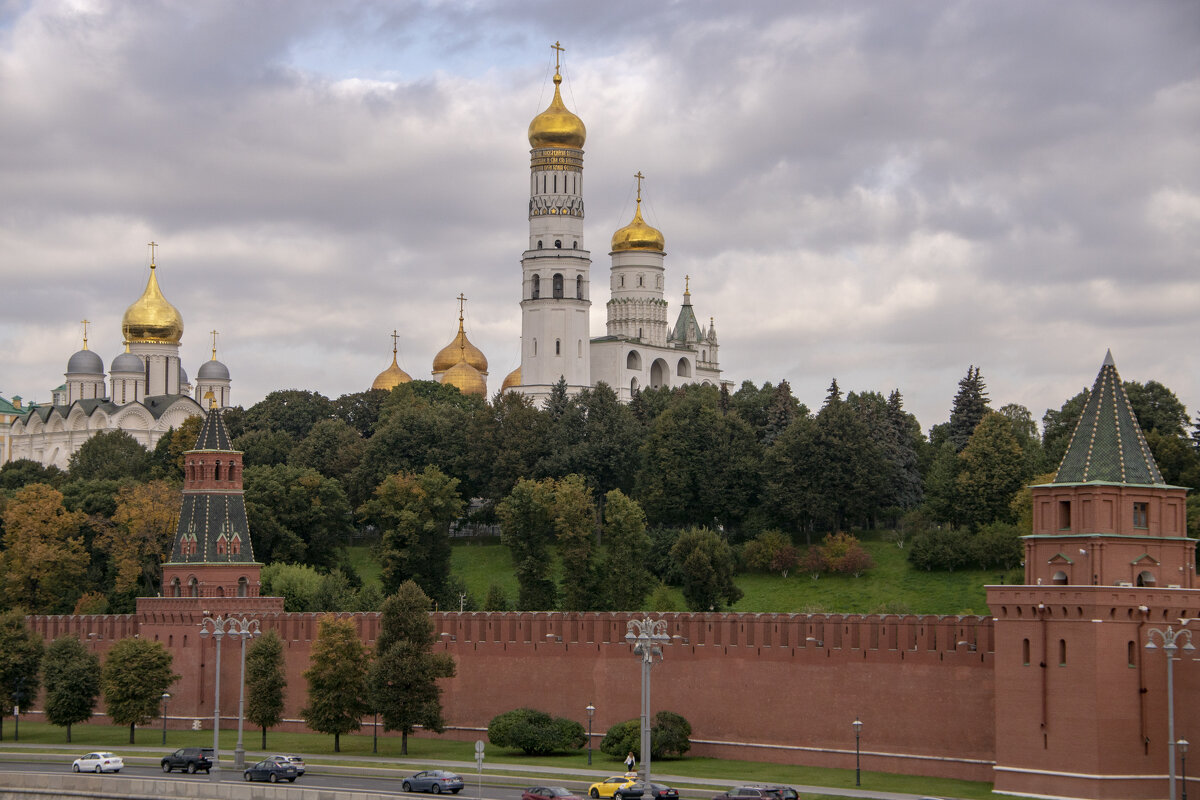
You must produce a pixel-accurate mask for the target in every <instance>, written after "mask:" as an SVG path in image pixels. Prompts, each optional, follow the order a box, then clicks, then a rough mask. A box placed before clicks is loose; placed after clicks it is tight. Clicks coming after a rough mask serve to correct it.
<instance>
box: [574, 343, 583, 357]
mask: <svg viewBox="0 0 1200 800" xmlns="http://www.w3.org/2000/svg"><path fill="white" fill-rule="evenodd" d="M575 350H576V353H575V355H576V357H577V358H583V339H576V340H575Z"/></svg>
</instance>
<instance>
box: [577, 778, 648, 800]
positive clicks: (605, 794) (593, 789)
mask: <svg viewBox="0 0 1200 800" xmlns="http://www.w3.org/2000/svg"><path fill="white" fill-rule="evenodd" d="M635 781H637V775H613V776H612V777H611V778H605V779H604V780H602V781H600V782H599V783H593V784H592V785H591V786H590V787H588V796H590V797H591V798H592V800H599V798H611V797H613V796H614V795H615V794H616V793H617V790H618V789H624V788H625V787H626V786H632V785H633V783H634V782H635Z"/></svg>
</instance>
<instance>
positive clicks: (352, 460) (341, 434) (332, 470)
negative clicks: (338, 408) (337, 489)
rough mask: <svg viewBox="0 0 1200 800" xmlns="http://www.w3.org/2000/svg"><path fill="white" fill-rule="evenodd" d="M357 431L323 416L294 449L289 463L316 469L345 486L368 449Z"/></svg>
mask: <svg viewBox="0 0 1200 800" xmlns="http://www.w3.org/2000/svg"><path fill="white" fill-rule="evenodd" d="M366 446H367V445H366V442H365V441H364V440H363V438H362V436H360V435H359V433H358V431H356V430H355V429H354V428H352V427H350V425H349V424H348V423H346V422H345V421H343V420H340V419H323V420H321V421H319V422H318V423H316V424H315V425H313V426H312V429H311V430H309V432H308V435H307V436H305V437H304V438H303V439H302V440H301V441H300V443H299V444H297V445H296V446H295V447H293V448H292V452H291V454H290V455H289V456H288V463H289V464H291V465H292V466H294V467H302V468H307V469H315V470H316V471H317V472H319V473H321V474H322V475H324V476H325V477H326V478H333V479H334V480H337V481H341V482H342V484H343V485H345V483H346V481H347V480H348V479H349V478H350V474H351V473H352V472H354V470H355V469H356V468H357V467H358V464H359V462H360V461H361V460H362V456H363V452H364V451H365V450H366Z"/></svg>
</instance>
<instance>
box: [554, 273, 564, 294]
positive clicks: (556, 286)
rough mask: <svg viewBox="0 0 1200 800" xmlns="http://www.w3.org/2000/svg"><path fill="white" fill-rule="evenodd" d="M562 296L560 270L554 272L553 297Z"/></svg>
mask: <svg viewBox="0 0 1200 800" xmlns="http://www.w3.org/2000/svg"><path fill="white" fill-rule="evenodd" d="M562 296H563V276H562V273H561V272H556V273H554V299H555V300H562Z"/></svg>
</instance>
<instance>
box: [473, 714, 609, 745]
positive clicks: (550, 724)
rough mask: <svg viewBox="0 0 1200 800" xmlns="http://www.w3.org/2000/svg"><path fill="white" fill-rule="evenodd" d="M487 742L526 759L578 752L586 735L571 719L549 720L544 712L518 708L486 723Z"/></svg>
mask: <svg viewBox="0 0 1200 800" xmlns="http://www.w3.org/2000/svg"><path fill="white" fill-rule="evenodd" d="M488 741H489V742H491V743H492V744H494V745H496V746H497V747H511V748H514V749H517V750H520V751H521V752H523V753H524V754H525V755H528V756H544V755H549V754H550V753H556V752H558V751H560V750H578V749H580V748H581V747H583V746H584V745H585V744H587V734H586V733H585V732H584V730H583V725H581V724H580V723H578V722H576V721H575V720H570V719H566V718H565V717H556V718H552V717H551V716H550V715H549V714H547V713H546V712H545V711H538V710H537V709H533V708H518V709H516V710H514V711H506V712H505V713H503V714H499V715H497V716H495V717H492V721H491V722H489V723H488Z"/></svg>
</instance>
